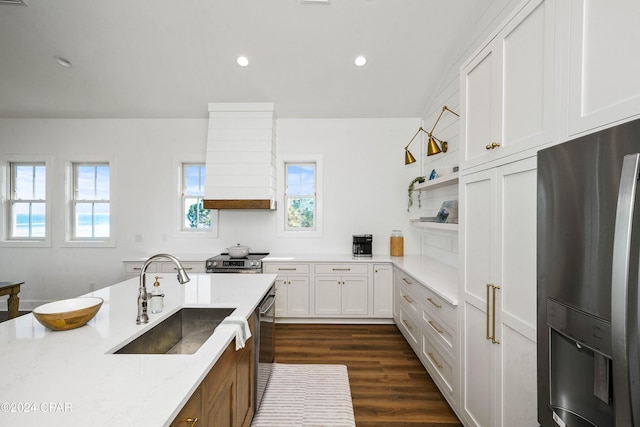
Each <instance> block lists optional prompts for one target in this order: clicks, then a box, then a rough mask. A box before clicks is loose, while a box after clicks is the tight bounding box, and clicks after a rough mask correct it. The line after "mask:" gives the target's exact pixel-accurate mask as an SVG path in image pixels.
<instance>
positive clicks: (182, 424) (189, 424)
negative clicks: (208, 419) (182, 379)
mask: <svg viewBox="0 0 640 427" xmlns="http://www.w3.org/2000/svg"><path fill="white" fill-rule="evenodd" d="M201 412H202V390H201V388H200V387H198V388H197V389H196V391H195V392H193V395H191V398H189V400H188V401H187V403H186V404H185V405H184V407H183V408H182V410H181V411H180V413H179V414H178V416H177V417H176V418H175V419H174V420H173V422H172V423H171V424H170V427H195V426H196V425H197V424H198V422H202V413H201Z"/></svg>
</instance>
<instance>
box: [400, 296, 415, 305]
mask: <svg viewBox="0 0 640 427" xmlns="http://www.w3.org/2000/svg"><path fill="white" fill-rule="evenodd" d="M402 298H404V299H405V300H406V301H407V302H408V303H409V304H413V300H412V299H411V298H409V297H408V296H406V295H402Z"/></svg>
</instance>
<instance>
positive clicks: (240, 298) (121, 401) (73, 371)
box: [0, 274, 276, 427]
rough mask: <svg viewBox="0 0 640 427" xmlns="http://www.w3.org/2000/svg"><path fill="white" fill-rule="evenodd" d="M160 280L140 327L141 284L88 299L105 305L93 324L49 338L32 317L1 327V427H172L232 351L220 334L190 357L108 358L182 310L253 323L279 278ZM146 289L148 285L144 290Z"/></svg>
mask: <svg viewBox="0 0 640 427" xmlns="http://www.w3.org/2000/svg"><path fill="white" fill-rule="evenodd" d="M190 277H191V281H190V282H188V283H186V284H184V285H180V284H179V283H178V282H177V280H176V279H174V278H165V279H164V280H161V284H162V288H163V291H164V293H165V300H164V303H165V307H164V311H163V312H162V313H158V314H151V313H149V318H150V320H149V323H148V324H146V325H136V315H137V303H136V301H137V295H138V279H137V278H135V279H130V280H127V281H124V282H121V283H118V284H115V285H113V286H110V287H107V288H104V289H101V290H98V291H95V292H92V293H89V294H87V295H85V296H97V297H101V298H103V299H104V304H103V305H102V307H101V308H100V311H99V312H98V314H97V315H96V317H94V318H93V319H92V320H91V321H90V322H89V323H88V324H87V325H85V326H83V327H80V328H77V329H73V330H69V331H57V332H56V331H50V330H48V329H46V328H45V327H44V326H42V325H41V324H40V323H39V322H38V321H37V320H36V319H35V318H34V317H33V315H32V314H26V315H23V316H20V317H18V318H16V319H12V320H8V321H6V322H3V323H0V361H1V365H0V366H1V367H2V368H1V369H2V374H1V376H0V425H3V426H4V425H7V426H8V425H21V426H63V425H64V426H84V425H90V426H118V427H123V426H153V427H157V426H166V425H169V423H170V422H171V421H172V420H173V419H174V418H175V416H176V415H177V414H178V412H179V411H180V409H181V408H182V406H183V405H184V404H185V403H186V401H187V400H188V399H189V397H190V396H191V394H192V393H193V391H194V390H195V389H196V388H197V387H198V385H199V384H200V382H201V381H202V380H203V379H204V377H205V376H206V374H207V373H208V372H209V370H210V368H211V367H212V366H213V365H214V364H215V362H216V361H217V360H218V358H219V357H220V355H221V354H222V352H223V351H224V349H225V348H226V347H227V345H228V344H229V343H230V342H231V341H232V340H233V334H232V332H231V331H229V330H228V329H226V330H219V331H215V332H214V333H213V335H212V336H211V337H210V338H209V339H208V340H207V341H206V342H205V343H204V344H203V345H202V347H201V348H200V349H199V350H198V351H197V352H196V353H194V354H191V355H128V354H111V353H112V352H113V351H114V350H117V349H119V348H120V347H122V345H124V344H126V343H128V342H129V341H132V340H133V339H134V338H136V337H138V336H139V335H142V334H143V333H144V332H146V331H147V330H148V329H150V328H152V327H153V326H154V325H155V324H157V323H159V322H160V321H161V320H163V319H165V318H166V317H169V316H170V315H171V314H173V313H174V312H176V311H178V310H179V309H180V308H181V307H235V308H236V310H235V311H234V312H233V314H232V315H234V316H243V317H249V316H250V315H251V314H252V313H253V311H254V310H255V308H256V307H257V305H258V303H259V302H260V300H261V298H262V296H263V295H264V294H265V293H266V292H267V290H268V289H269V287H270V286H271V284H272V283H273V282H274V280H275V278H276V275H274V274H192V275H191V276H190ZM147 285H148V286H149V285H150V284H149V283H148V284H147Z"/></svg>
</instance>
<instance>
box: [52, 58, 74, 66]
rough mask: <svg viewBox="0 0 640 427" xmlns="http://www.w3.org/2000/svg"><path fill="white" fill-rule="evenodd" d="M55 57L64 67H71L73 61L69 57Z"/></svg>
mask: <svg viewBox="0 0 640 427" xmlns="http://www.w3.org/2000/svg"><path fill="white" fill-rule="evenodd" d="M53 59H55V61H56V62H57V63H58V65H60V66H62V67H64V68H70V67H71V61H69V60H68V59H67V58H63V57H62V56H54V57H53Z"/></svg>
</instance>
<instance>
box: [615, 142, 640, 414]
mask: <svg viewBox="0 0 640 427" xmlns="http://www.w3.org/2000/svg"><path fill="white" fill-rule="evenodd" d="M639 165H640V153H635V154H628V155H626V156H624V161H623V163H622V172H621V174H620V189H619V191H618V206H617V209H616V223H615V224H616V225H615V232H614V240H613V262H612V275H611V332H612V343H611V344H612V356H613V395H614V404H615V408H614V410H615V420H616V425H618V426H633V425H634V423H633V414H632V401H633V400H632V397H631V387H630V382H631V381H633V380H632V379H631V378H630V377H629V374H630V372H629V351H628V339H629V336H628V331H629V313H630V312H629V303H630V302H631V301H629V298H628V296H629V273H630V272H629V268H630V261H631V259H630V257H631V232H632V228H633V212H634V208H635V206H634V205H635V197H636V189H637V183H638V167H639ZM633 329H634V328H633ZM637 380H638V379H636V381H637ZM635 398H638V396H635ZM637 416H638V414H636V417H637ZM638 423H640V420H638ZM638 423H636V425H640V424H638Z"/></svg>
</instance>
